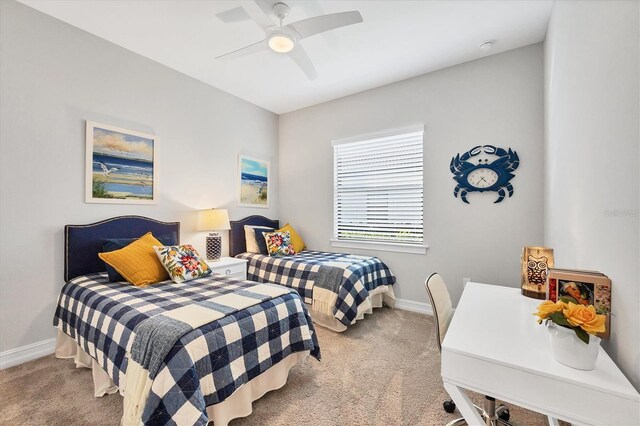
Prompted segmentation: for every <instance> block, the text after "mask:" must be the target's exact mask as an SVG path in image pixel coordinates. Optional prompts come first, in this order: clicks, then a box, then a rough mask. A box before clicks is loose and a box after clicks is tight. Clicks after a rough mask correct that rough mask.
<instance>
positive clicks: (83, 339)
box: [54, 216, 395, 425]
mask: <svg viewBox="0 0 640 426" xmlns="http://www.w3.org/2000/svg"><path fill="white" fill-rule="evenodd" d="M267 222H270V223H269V225H271V226H273V225H275V226H274V227H277V225H278V223H277V221H271V220H269V219H266V218H263V217H260V216H252V217H250V218H247V219H244V220H242V221H237V222H233V223H232V231H231V234H232V236H231V254H232V255H238V257H243V258H246V259H248V262H249V266H248V278H249V280H252V281H240V280H236V279H231V278H225V277H224V276H221V275H215V274H214V275H210V276H208V277H204V278H199V279H196V280H192V281H188V282H184V283H179V284H178V283H174V282H172V281H165V282H161V283H158V284H154V285H152V286H150V287H145V288H141V287H135V286H133V285H131V284H129V283H126V282H109V281H108V278H107V275H106V273H105V272H104V271H105V266H104V263H102V261H101V260H100V259H99V258H98V255H97V254H98V253H99V252H101V251H102V240H103V239H105V238H114V237H118V238H136V237H140V236H141V235H143V234H145V233H146V232H152V233H153V234H155V235H167V234H172V233H175V235H176V236H177V237H178V240H179V234H180V224H179V223H178V222H173V223H169V222H160V221H156V220H153V219H149V218H144V217H140V216H122V217H117V218H113V219H108V220H105V221H102V222H98V223H94V224H89V225H79V226H76V225H68V226H66V227H65V281H66V284H65V285H64V287H63V288H62V290H61V293H60V297H59V300H58V305H57V309H56V313H55V317H54V326H55V327H57V329H58V341H57V347H56V356H58V357H60V358H73V359H75V362H76V364H77V365H78V366H84V367H89V368H91V369H92V372H93V380H94V391H95V395H96V396H101V395H104V394H107V393H115V392H118V391H119V392H120V393H121V394H123V395H124V396H125V403H124V416H123V419H122V422H123V424H125V425H127V424H197V425H206V424H207V423H208V422H210V421H213V422H214V424H215V425H226V424H227V423H228V422H229V421H230V420H232V419H234V418H238V417H244V416H247V415H249V414H250V413H251V411H252V408H251V404H252V402H253V401H255V400H257V399H259V398H260V397H261V396H262V395H264V394H265V393H267V392H269V391H271V390H274V389H278V388H280V387H282V386H283V385H284V384H285V383H286V380H287V376H288V373H289V370H290V369H291V368H292V367H293V366H295V365H296V364H298V363H300V362H302V361H303V360H304V359H305V358H307V356H308V355H309V354H310V355H311V356H313V357H315V358H316V359H318V360H320V347H319V344H318V340H317V336H316V333H315V329H314V325H313V322H312V317H313V321H315V322H316V323H318V324H320V325H323V326H326V327H329V328H332V329H334V330H336V331H343V330H344V329H346V327H347V325H350V324H352V323H354V322H355V321H356V320H358V319H360V318H362V316H363V315H364V313H366V312H370V311H371V309H372V307H375V306H381V305H382V302H383V301H384V302H386V303H387V304H388V305H391V306H393V301H394V298H393V290H392V287H391V285H392V284H393V282H395V278H394V277H393V275H392V274H391V273H390V271H388V269H387V268H386V266H384V264H382V265H383V266H380V265H378V264H377V263H378V262H379V261H377V262H376V261H373V260H372V259H375V258H364V257H350V256H349V255H337V254H330V253H321V252H302V254H300V255H298V256H299V257H297V258H295V257H291V256H287V257H283V258H273V259H271V260H269V259H264V258H260V257H259V256H260V255H255V254H248V253H245V251H244V247H243V244H244V230H243V229H242V228H243V227H244V225H245V224H250V225H266V224H267ZM240 229H242V235H240V231H239V230H240ZM265 257H266V256H265ZM376 260H377V259H376ZM379 263H381V262H379ZM266 271H268V272H266ZM332 280H333V281H332ZM271 283H276V284H281V285H276V284H271ZM316 293H318V294H319V295H316ZM305 302H306V304H305ZM307 304H308V305H310V307H309V308H308V307H307ZM309 310H311V312H312V314H311V316H310V314H309ZM203 318H204V319H203ZM207 318H209V319H213V320H211V321H209V320H208V319H207ZM177 329H179V330H180V332H179V333H178V332H176V330H177Z"/></svg>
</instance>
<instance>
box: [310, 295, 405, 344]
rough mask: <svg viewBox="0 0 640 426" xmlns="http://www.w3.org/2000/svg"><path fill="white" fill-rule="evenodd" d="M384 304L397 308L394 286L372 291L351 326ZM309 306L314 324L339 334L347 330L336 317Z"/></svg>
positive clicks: (359, 308)
mask: <svg viewBox="0 0 640 426" xmlns="http://www.w3.org/2000/svg"><path fill="white" fill-rule="evenodd" d="M383 304H384V305H386V306H388V307H390V308H394V307H395V306H396V295H395V293H394V292H393V286H390V285H382V286H379V287H376V288H375V289H373V290H372V291H370V292H369V297H367V298H366V299H365V300H364V302H362V303H361V304H360V306H358V313H357V314H356V317H355V319H354V320H353V321H351V324H354V323H355V322H356V321H360V320H361V319H363V318H364V314H370V313H372V312H373V308H381V307H382V305H383ZM307 306H308V307H309V313H310V314H311V318H312V319H313V322H314V323H316V324H318V325H321V326H322V327H326V328H328V329H330V330H333V331H336V332H338V333H341V332H343V331H345V330H346V329H347V326H346V325H344V324H342V323H341V322H340V321H338V320H337V319H336V318H335V317H334V316H332V315H327V314H326V313H325V312H323V311H321V310H319V309H314V306H313V305H311V306H309V305H307Z"/></svg>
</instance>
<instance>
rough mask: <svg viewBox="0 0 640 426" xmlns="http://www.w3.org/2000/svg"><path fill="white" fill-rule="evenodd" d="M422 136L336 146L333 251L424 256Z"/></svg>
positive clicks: (395, 136)
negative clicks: (357, 249) (377, 250)
mask: <svg viewBox="0 0 640 426" xmlns="http://www.w3.org/2000/svg"><path fill="white" fill-rule="evenodd" d="M423 133H424V131H423V129H422V128H420V129H411V130H406V131H404V132H401V133H398V132H395V133H393V134H387V135H384V136H377V137H374V138H357V139H351V140H344V141H334V143H333V152H334V240H332V242H333V245H334V246H342V247H364V248H366V247H369V248H372V247H371V246H372V245H374V246H376V248H381V249H391V250H393V248H394V247H395V248H396V249H399V250H394V251H410V252H422V253H424V252H425V246H424V245H423V201H422V195H423V173H422V172H423ZM373 243H375V244H373ZM412 247H416V248H418V250H411V248H412ZM403 248H404V249H403ZM420 248H421V250H420Z"/></svg>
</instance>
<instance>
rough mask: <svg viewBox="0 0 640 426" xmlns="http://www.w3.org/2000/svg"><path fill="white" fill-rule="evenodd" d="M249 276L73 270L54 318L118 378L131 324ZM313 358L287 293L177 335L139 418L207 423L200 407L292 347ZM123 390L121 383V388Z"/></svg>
mask: <svg viewBox="0 0 640 426" xmlns="http://www.w3.org/2000/svg"><path fill="white" fill-rule="evenodd" d="M255 285H256V283H252V282H249V281H239V280H235V279H230V278H224V277H221V276H218V275H211V276H209V277H205V278H201V279H197V280H193V281H189V282H186V283H181V284H176V283H173V282H171V281H168V282H164V283H160V284H156V285H153V286H150V287H146V288H139V287H134V286H132V285H130V284H127V283H113V282H109V281H108V278H107V276H106V274H96V275H90V276H83V277H78V278H75V279H73V280H71V281H70V282H68V283H67V284H65V285H64V287H63V288H62V291H61V293H60V297H59V300H58V306H57V309H56V313H55V317H54V320H53V325H54V326H55V327H57V328H58V329H60V330H61V331H63V332H64V333H66V334H67V335H69V336H70V337H71V338H73V339H74V340H75V341H76V342H77V343H78V345H79V346H80V347H81V348H82V349H83V350H84V351H85V352H86V353H88V354H89V355H90V356H92V357H93V358H94V359H95V360H96V361H97V362H98V364H100V366H101V367H102V368H104V369H105V371H106V372H107V373H108V374H109V376H110V377H111V378H112V380H113V381H114V382H115V384H116V385H118V386H120V384H121V383H122V384H124V383H125V382H124V380H126V379H125V376H124V374H125V373H126V370H127V357H125V354H126V353H127V350H130V348H131V345H132V343H133V339H132V336H135V335H134V334H133V333H132V332H133V330H134V328H135V327H136V325H138V324H139V323H140V322H142V321H144V320H146V319H147V318H150V317H152V316H154V315H157V314H160V313H162V312H166V311H169V310H173V309H176V308H178V307H181V306H185V305H187V304H191V303H193V302H200V301H203V300H206V299H207V298H208V297H210V296H211V295H212V294H214V293H215V294H220V293H224V292H233V291H234V290H236V289H242V290H247V291H250V290H251V287H253V286H255ZM303 351H310V352H311V354H312V355H313V356H314V357H315V358H317V359H318V360H319V359H320V348H319V346H318V341H317V336H316V334H315V330H314V328H313V324H312V322H311V318H310V316H309V313H308V311H307V309H306V307H305V306H304V305H303V304H302V303H301V300H300V297H299V296H298V294H296V293H295V292H291V293H288V294H285V295H282V296H279V297H275V298H272V299H270V300H267V301H264V302H262V303H259V304H256V305H254V306H251V307H249V308H246V309H242V310H239V311H237V312H235V313H232V314H230V315H227V316H225V317H224V318H221V319H219V320H217V321H213V322H211V323H209V324H206V325H204V326H202V327H199V328H197V329H195V330H193V331H191V332H189V333H187V334H185V335H184V336H183V337H182V338H180V339H179V340H178V342H177V343H176V344H175V345H174V346H173V348H172V349H171V350H170V351H169V353H168V355H167V356H166V357H165V359H164V362H163V363H162V365H161V367H160V370H159V372H158V374H157V376H156V378H155V380H154V382H153V385H152V388H151V392H150V395H149V398H148V400H147V404H146V406H145V410H144V414H143V416H142V419H143V421H144V423H145V424H148V425H173V424H185V423H186V422H185V421H184V419H192V420H193V421H189V422H188V424H197V425H206V424H207V422H208V418H207V414H206V407H207V406H209V405H213V404H217V403H219V402H222V401H224V400H225V399H226V398H227V397H229V396H230V395H231V394H232V393H233V392H234V391H235V390H236V389H237V388H238V387H240V386H241V385H243V384H244V383H246V382H248V381H249V380H251V379H253V378H255V377H257V376H258V375H260V374H261V373H263V372H264V371H266V370H267V369H269V368H270V367H271V366H273V365H275V364H277V363H278V362H280V361H281V360H282V359H284V358H286V357H287V356H288V355H290V354H292V353H294V352H303ZM125 391H126V390H125Z"/></svg>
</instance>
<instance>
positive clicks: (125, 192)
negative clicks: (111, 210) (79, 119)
mask: <svg viewBox="0 0 640 426" xmlns="http://www.w3.org/2000/svg"><path fill="white" fill-rule="evenodd" d="M86 132H87V133H86V173H85V175H86V176H85V202H87V203H119V204H157V203H158V168H157V163H156V151H157V140H156V137H155V135H149V134H147V133H141V132H136V131H133V130H127V129H122V128H119V127H115V126H110V125H107V124H100V123H94V122H93V121H87V126H86Z"/></svg>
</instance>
